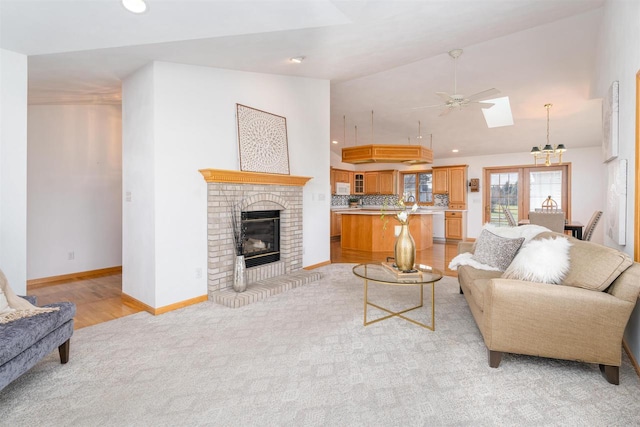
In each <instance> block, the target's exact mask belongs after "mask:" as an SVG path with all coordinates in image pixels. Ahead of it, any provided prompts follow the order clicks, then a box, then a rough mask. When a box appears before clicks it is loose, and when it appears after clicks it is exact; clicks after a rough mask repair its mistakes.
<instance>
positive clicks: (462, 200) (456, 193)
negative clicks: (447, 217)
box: [449, 165, 467, 209]
mask: <svg viewBox="0 0 640 427" xmlns="http://www.w3.org/2000/svg"><path fill="white" fill-rule="evenodd" d="M449 208H450V209H466V208H467V166H466V165H465V166H454V167H450V168H449Z"/></svg>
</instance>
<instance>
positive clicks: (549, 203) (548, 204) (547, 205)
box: [542, 196, 558, 212]
mask: <svg viewBox="0 0 640 427" xmlns="http://www.w3.org/2000/svg"><path fill="white" fill-rule="evenodd" d="M542 210H543V211H545V212H546V211H550V212H555V211H557V210H558V202H556V201H555V200H553V199H552V198H551V196H548V197H547V198H546V199H544V202H542Z"/></svg>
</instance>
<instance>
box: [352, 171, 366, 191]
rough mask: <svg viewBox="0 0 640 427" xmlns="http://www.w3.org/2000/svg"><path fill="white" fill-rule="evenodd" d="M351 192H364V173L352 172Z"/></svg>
mask: <svg viewBox="0 0 640 427" xmlns="http://www.w3.org/2000/svg"><path fill="white" fill-rule="evenodd" d="M352 193H353V194H364V173H362V172H354V173H353V191H352Z"/></svg>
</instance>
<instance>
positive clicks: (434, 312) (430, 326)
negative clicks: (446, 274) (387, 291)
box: [364, 279, 436, 331]
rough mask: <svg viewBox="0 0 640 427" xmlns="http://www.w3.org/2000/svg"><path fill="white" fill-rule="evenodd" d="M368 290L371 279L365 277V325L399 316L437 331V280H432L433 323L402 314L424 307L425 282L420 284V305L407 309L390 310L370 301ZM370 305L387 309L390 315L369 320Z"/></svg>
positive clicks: (379, 308) (383, 309)
mask: <svg viewBox="0 0 640 427" xmlns="http://www.w3.org/2000/svg"><path fill="white" fill-rule="evenodd" d="M368 292H369V280H368V279H364V326H367V325H370V324H372V323H376V322H380V321H382V320H385V319H389V318H391V317H399V318H401V319H404V320H406V321H407V322H411V323H413V324H415V325H418V326H422V327H423V328H425V329H429V330H430V331H435V330H436V305H435V301H436V298H435V296H436V293H435V282H431V325H426V324H424V323H421V322H418V321H417V320H413V319H410V318H408V317H406V316H403V315H402V314H404V313H407V312H409V311H412V310H416V309H418V308H421V307H423V302H424V283H421V284H420V305H417V306H415V307H411V308H407V309H406V310H402V311H397V312H395V311H391V310H389V309H387V308H384V307H380V306H379V305H377V304H374V303H372V302H369V297H368ZM369 305H370V306H372V307H375V308H377V309H378V310H382V311H385V312H387V313H389V315H388V316H384V317H380V318H378V319H375V320H371V321H369V322H367V306H369Z"/></svg>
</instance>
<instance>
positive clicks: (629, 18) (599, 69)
mask: <svg viewBox="0 0 640 427" xmlns="http://www.w3.org/2000/svg"><path fill="white" fill-rule="evenodd" d="M639 22H640V2H637V1H611V0H609V1H607V3H606V4H605V7H604V15H603V20H602V26H601V28H600V37H599V44H598V50H597V53H598V55H597V58H598V59H597V61H596V80H595V82H594V84H593V93H594V97H604V96H605V94H606V93H607V90H608V89H609V86H610V85H611V82H613V81H614V80H618V81H619V82H620V110H619V114H620V116H619V117H620V119H619V125H620V132H619V143H620V154H619V158H621V159H627V160H628V161H629V162H628V164H629V169H628V175H627V224H626V226H627V228H626V230H627V234H626V236H627V239H626V240H627V244H626V245H625V246H622V247H620V246H618V245H616V244H615V243H614V242H612V241H610V240H609V238H608V237H607V238H606V240H605V244H606V245H607V246H611V247H615V248H618V249H620V250H623V251H625V252H626V253H628V254H629V255H631V256H633V245H634V241H635V239H637V238H639V237H638V230H634V224H633V219H634V215H635V214H636V212H635V211H634V197H635V191H636V184H637V183H636V182H635V167H636V165H635V161H634V159H635V126H636V111H635V108H636V106H635V105H636V99H635V91H636V77H635V76H636V73H637V72H638V71H639V70H640V49H638V46H640V25H639V24H638V23H639ZM604 200H605V199H603V202H604ZM625 339H626V341H627V343H628V344H629V347H630V349H631V351H632V352H633V354H634V356H635V359H636V361H640V308H639V306H638V305H636V308H635V310H634V312H633V314H632V315H631V319H630V321H629V325H628V326H627V330H626V331H625Z"/></svg>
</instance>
